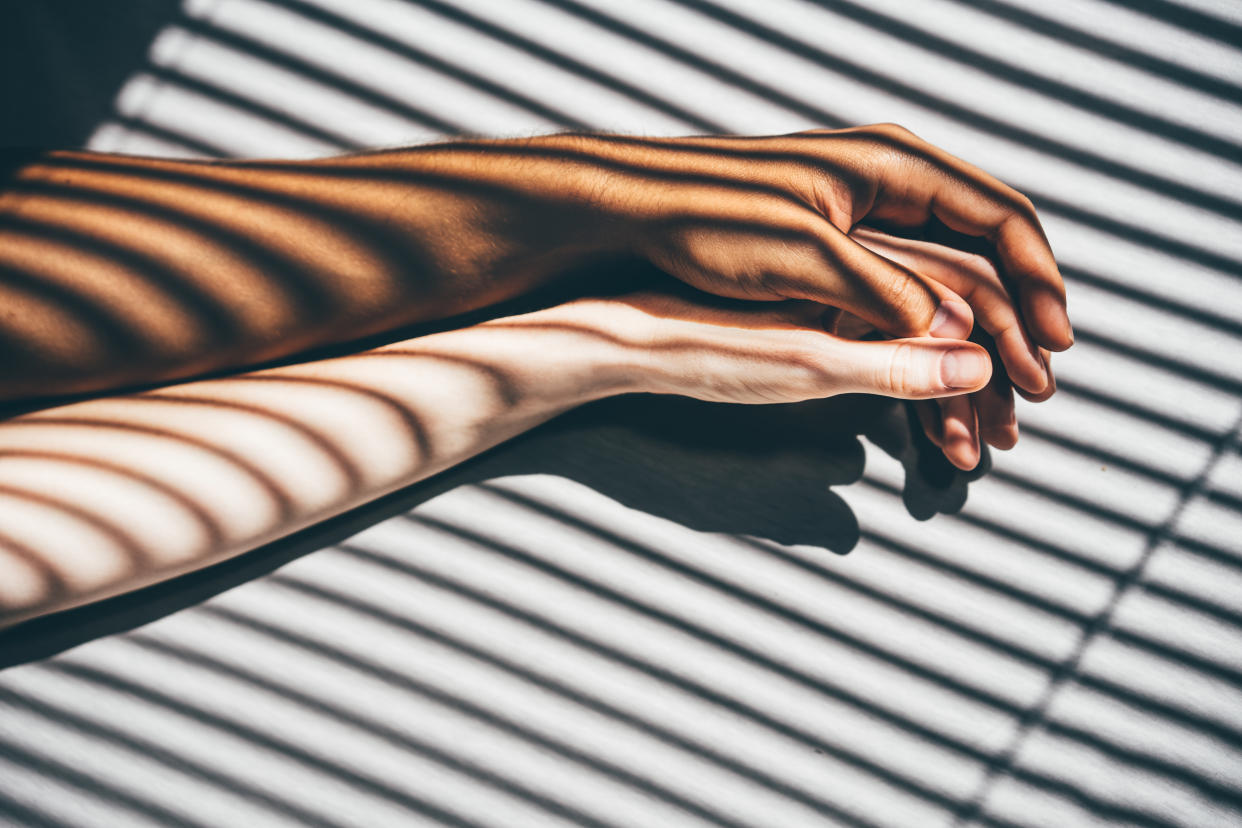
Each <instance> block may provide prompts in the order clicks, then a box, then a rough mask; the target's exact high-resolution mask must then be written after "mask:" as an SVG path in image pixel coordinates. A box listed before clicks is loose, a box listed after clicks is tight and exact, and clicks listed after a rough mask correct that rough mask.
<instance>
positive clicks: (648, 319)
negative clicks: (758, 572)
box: [479, 288, 992, 403]
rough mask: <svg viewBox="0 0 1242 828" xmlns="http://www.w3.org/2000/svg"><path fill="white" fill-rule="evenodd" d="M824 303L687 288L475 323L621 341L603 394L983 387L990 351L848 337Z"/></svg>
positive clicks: (900, 392) (718, 397) (912, 395)
mask: <svg viewBox="0 0 1242 828" xmlns="http://www.w3.org/2000/svg"><path fill="white" fill-rule="evenodd" d="M827 310H828V309H826V308H825V307H824V306H822V305H819V304H816V303H814V302H807V301H799V300H791V301H785V302H770V303H758V302H746V301H742V300H736V299H722V298H718V297H712V296H708V295H706V294H703V293H700V292H697V291H692V290H689V289H686V288H681V289H679V290H676V292H644V293H637V294H630V295H628V296H622V297H617V298H610V299H585V300H579V301H576V302H570V303H568V304H565V305H561V306H558V307H555V308H549V309H545V310H541V311H536V312H534V313H530V314H526V315H524V316H516V317H508V318H505V319H499V320H494V321H492V322H487V323H484V324H483V325H481V326H479V327H480V328H492V327H501V328H509V327H525V328H528V329H531V330H532V331H540V332H545V333H546V332H550V331H561V332H567V331H572V332H576V333H577V332H581V333H586V334H588V336H594V337H595V338H597V339H600V340H606V341H608V342H609V343H611V344H612V345H619V346H620V347H619V349H616V350H615V351H614V354H615V355H614V356H613V357H612V358H610V359H609V360H607V363H608V364H610V365H612V366H618V365H619V366H622V372H623V373H624V375H625V376H626V377H627V379H625V380H623V381H620V382H610V383H607V384H606V386H605V387H606V389H607V390H606V391H604V392H603V393H618V392H619V391H639V392H648V393H660V394H680V395H683V396H688V397H694V398H696V399H700V400H707V401H712V402H728V403H793V402H801V401H804V400H810V399H818V398H823V397H831V396H834V395H836V394H848V393H862V394H880V395H884V396H888V397H896V398H899V399H907V400H930V399H935V398H940V397H950V396H953V395H962V394H971V393H975V392H978V391H981V390H982V389H983V388H984V387H985V386H986V385H987V384H988V381H989V379H990V377H991V376H992V368H991V360H990V359H989V357H988V354H987V351H986V350H985V349H984V348H982V347H980V346H979V345H977V344H975V343H972V342H964V341H959V340H951V339H936V338H930V337H917V338H909V339H892V340H883V341H870V342H865V341H857V340H851V339H847V338H843V337H840V336H837V335H835V334H832V333H830V332H828V331H827V330H825V329H824V327H823V316H824V314H825V312H826V311H827ZM579 348H581V346H579ZM594 373H595V374H596V375H599V376H604V375H605V374H607V373H609V372H606V371H605V372H601V371H600V370H598V369H597V370H596V371H595V372H594ZM954 398H956V397H954Z"/></svg>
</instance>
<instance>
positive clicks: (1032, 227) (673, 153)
mask: <svg viewBox="0 0 1242 828" xmlns="http://www.w3.org/2000/svg"><path fill="white" fill-rule="evenodd" d="M544 141H545V145H546V142H554V143H558V145H559V147H560V148H561V149H562V150H563V151H565V152H567V153H570V154H575V155H580V156H581V157H583V158H584V159H587V160H586V162H585V163H586V166H587V167H588V168H590V170H591V174H590V177H589V181H590V183H589V184H586V185H584V187H583V190H581V191H580V192H579V194H578V201H579V202H580V203H581V204H582V205H584V206H583V210H584V213H586V214H590V215H594V216H597V217H601V225H602V226H603V227H605V228H606V229H604V230H602V231H600V232H601V233H603V235H604V236H608V235H609V234H610V233H615V234H618V235H620V236H622V237H623V238H624V243H623V245H621V246H622V247H623V248H624V249H625V250H626V251H627V252H629V253H632V254H635V255H637V256H638V257H640V258H641V259H643V260H645V261H647V262H649V263H651V264H652V265H654V266H656V267H657V268H659V269H660V270H662V271H664V272H665V273H667V274H669V275H671V276H673V277H675V278H676V279H678V280H680V281H681V282H683V283H685V285H688V286H690V288H692V289H686V288H684V287H679V286H675V285H674V286H673V287H674V288H677V289H670V290H669V291H667V292H665V291H663V290H660V291H659V292H653V293H642V294H634V295H630V296H625V297H621V298H617V299H608V300H589V301H585V302H580V303H575V305H571V306H570V307H569V308H567V310H573V309H574V307H575V306H576V308H577V310H578V312H580V313H581V314H582V315H583V319H584V320H591V322H590V324H599V323H598V320H600V319H603V318H605V317H607V318H610V319H611V320H612V323H611V324H612V325H613V326H614V327H616V326H619V327H620V328H621V329H624V330H626V332H627V335H628V336H629V337H631V341H634V340H639V341H641V343H642V344H644V345H645V346H646V347H645V348H644V349H643V350H644V352H645V353H647V354H649V355H651V358H652V359H654V360H664V364H665V365H666V366H667V365H668V364H671V363H670V362H669V360H670V359H671V360H673V361H674V362H675V363H676V367H675V368H670V367H657V368H656V369H655V370H654V371H653V372H652V371H651V370H650V366H647V369H648V371H649V374H648V375H649V376H652V375H654V376H655V377H657V378H660V377H664V378H665V380H664V381H663V382H662V381H660V380H659V379H657V380H656V381H654V382H650V381H649V382H648V383H647V384H646V385H645V386H644V387H643V388H642V389H641V390H648V391H652V390H654V391H665V392H671V393H679V394H685V395H689V396H693V397H697V398H700V399H706V400H717V401H726V402H742V403H760V402H765V403H776V402H779V403H788V402H796V401H801V400H805V399H810V398H818V397H828V396H832V395H835V394H839V393H871V394H881V395H886V396H890V397H895V398H901V399H909V400H917V401H919V402H917V403H916V409H917V411H918V414H919V419H920V421H921V423H922V425H923V428H924V430H925V431H926V433H927V435H928V437H929V438H930V439H931V441H932V442H933V443H935V444H936V445H937V446H939V447H940V448H941V449H942V450H943V452H944V454H945V456H946V457H947V458H948V459H949V461H950V462H952V463H953V464H954V465H955V466H957V467H959V468H962V469H971V468H973V467H975V466H976V464H977V463H978V461H979V458H980V444H981V442H983V443H987V444H989V445H991V446H994V447H996V448H999V449H1008V448H1011V447H1012V446H1013V445H1014V444H1015V442H1016V441H1017V439H1018V429H1017V422H1016V419H1015V415H1014V392H1015V391H1016V392H1017V393H1018V394H1020V395H1021V396H1023V397H1024V398H1026V399H1028V400H1031V401H1042V400H1044V399H1046V398H1048V397H1049V396H1050V395H1051V394H1052V393H1053V392H1054V390H1055V381H1054V379H1053V375H1052V371H1051V368H1050V365H1049V357H1050V351H1062V350H1064V349H1066V348H1068V347H1069V346H1070V345H1071V344H1072V343H1073V333H1072V329H1071V327H1070V322H1069V318H1068V316H1067V313H1066V300H1065V288H1064V285H1063V282H1062V279H1061V275H1060V273H1059V271H1058V268H1057V265H1056V262H1055V260H1054V258H1053V254H1052V251H1051V249H1050V247H1049V244H1048V241H1047V238H1046V237H1045V235H1044V232H1043V230H1042V229H1041V227H1040V223H1039V220H1038V218H1037V216H1036V213H1035V210H1034V208H1033V206H1032V204H1031V202H1030V200H1029V199H1027V198H1026V197H1025V196H1023V195H1022V194H1021V193H1019V192H1017V191H1016V190H1014V189H1013V188H1011V187H1009V186H1007V185H1005V184H1003V183H1001V182H1000V181H999V180H997V179H996V178H994V177H993V176H991V175H989V174H987V173H985V172H983V171H982V170H979V169H978V168H976V167H974V166H972V165H970V164H968V163H966V162H964V161H962V160H960V159H958V158H955V157H954V156H952V155H950V154H948V153H947V152H944V151H943V150H941V149H938V148H937V147H935V146H932V145H931V144H929V143H927V142H925V141H923V140H921V139H919V138H918V137H916V136H915V135H913V134H911V133H910V132H909V131H908V130H906V129H904V128H902V127H899V126H895V125H891V124H884V125H878V126H868V127H860V128H856V129H848V130H833V131H828V130H824V131H810V132H801V133H796V134H791V135H785V136H775V137H762V138H755V137H734V136H728V137H701V138H698V137H696V138H676V139H649V138H641V139H640V138H626V137H619V136H598V135H597V136H587V137H570V136H561V137H559V138H557V137H550V138H548V139H544ZM528 169H531V168H528ZM536 171H537V168H536ZM535 180H537V176H536V177H535ZM576 180H577V179H576V178H575V176H574V175H568V176H565V178H564V179H562V180H559V181H557V182H555V183H549V184H548V186H549V187H550V188H555V189H557V190H559V191H561V192H564V188H565V186H566V183H567V182H569V183H568V186H569V187H570V188H572V187H573V186H575V185H574V184H573V182H575V181H576ZM535 186H538V185H535ZM495 224H498V225H501V226H507V225H504V224H503V223H500V222H496V223H495ZM933 227H934V228H938V229H939V230H940V231H942V232H940V233H939V234H938V237H939V238H940V239H943V238H956V239H964V240H970V241H972V242H974V243H968V244H961V245H957V246H954V245H952V244H951V243H941V242H940V241H932V240H930V239H929V238H928V236H929V235H933V234H929V233H928V228H933ZM945 231H947V232H945ZM514 238H516V235H515V237H514ZM529 243H530V242H529V241H525V242H520V243H519V242H515V241H513V240H512V239H508V240H504V239H502V244H504V245H509V246H511V247H520V246H521V244H529ZM981 248H982V249H983V252H980V249H981ZM504 249H506V250H507V249H508V248H504ZM600 303H603V305H604V306H605V307H604V309H603V310H602V311H601V307H600ZM609 305H611V306H612V307H608V306H609ZM634 311H637V312H638V317H639V321H637V322H635V323H634V324H631V325H629V327H628V328H626V325H627V320H629V319H631V318H634V316H635V314H634ZM614 332H615V330H614ZM670 353H671V354H672V356H671V357H669V356H666V355H668V354H670Z"/></svg>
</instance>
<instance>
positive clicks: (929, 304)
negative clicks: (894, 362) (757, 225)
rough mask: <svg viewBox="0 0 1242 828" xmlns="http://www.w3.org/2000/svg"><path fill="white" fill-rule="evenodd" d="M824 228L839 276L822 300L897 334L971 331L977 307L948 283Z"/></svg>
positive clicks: (956, 335) (950, 335)
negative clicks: (973, 308) (972, 305)
mask: <svg viewBox="0 0 1242 828" xmlns="http://www.w3.org/2000/svg"><path fill="white" fill-rule="evenodd" d="M821 232H822V233H824V234H826V236H827V238H826V241H827V246H828V248H829V251H828V254H829V256H830V257H831V264H832V265H833V266H834V269H835V270H836V272H837V276H838V278H837V279H835V280H832V286H831V287H828V286H825V287H824V288H821V290H825V289H826V290H827V291H828V292H829V297H828V298H826V299H821V301H826V302H829V303H831V304H839V305H840V306H841V307H843V308H844V309H846V310H848V311H850V312H851V313H853V314H854V315H856V316H859V317H861V318H862V319H864V320H866V321H867V322H870V323H871V324H872V325H875V326H876V327H877V328H879V329H880V330H882V331H884V332H885V333H888V334H890V335H892V336H896V337H914V336H933V337H938V338H944V339H965V338H966V337H967V336H969V335H970V331H971V329H972V328H973V327H974V312H973V311H972V310H971V309H970V305H969V303H967V302H966V301H965V300H964V299H963V298H962V297H961V296H959V295H957V294H956V293H955V292H954V291H953V290H952V289H950V288H949V287H948V286H946V285H945V284H943V283H941V282H938V281H936V280H935V279H929V278H927V277H925V276H923V275H921V274H919V273H918V272H916V271H915V270H912V269H911V268H909V267H906V266H905V265H903V264H901V263H899V262H896V261H893V260H892V259H889V258H886V257H885V256H882V255H880V254H878V253H876V252H875V251H873V250H871V249H870V248H868V247H867V246H865V245H863V244H860V243H859V242H858V241H856V240H855V239H852V238H850V237H849V236H847V235H846V234H844V233H841V232H840V231H839V230H837V229H836V228H835V227H832V225H830V224H829V223H828V222H826V221H825V222H823V227H822V228H821ZM812 290H814V288H812Z"/></svg>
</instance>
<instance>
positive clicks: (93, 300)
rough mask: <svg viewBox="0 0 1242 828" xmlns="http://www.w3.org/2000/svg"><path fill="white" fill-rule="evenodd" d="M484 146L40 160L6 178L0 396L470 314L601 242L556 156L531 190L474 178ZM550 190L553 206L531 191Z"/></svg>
mask: <svg viewBox="0 0 1242 828" xmlns="http://www.w3.org/2000/svg"><path fill="white" fill-rule="evenodd" d="M476 146H478V147H480V148H484V149H481V150H480V151H479V152H477V153H476V152H469V151H462V150H461V149H460V148H459V149H457V150H455V151H449V152H446V151H444V150H440V149H437V148H436V147H434V146H431V147H420V148H415V149H412V150H398V151H391V152H379V153H373V154H368V155H360V156H350V157H343V158H334V159H322V160H319V161H305V162H272V163H266V162H237V163H203V162H184V161H165V160H154V159H141V158H131V157H125V156H112V155H98V154H91V153H48V154H44V155H41V156H37V157H36V158H34V159H32V160H30V161H28V162H27V163H25V164H23V165H21V166H19V167H18V169H17V171H16V173H15V174H14V175H13V176H12V177H11V178H10V180H9V182H8V184H7V185H6V186H5V187H4V189H3V190H2V191H0V309H2V311H3V312H0V348H3V354H4V358H3V361H2V363H0V364H2V365H3V367H2V368H0V399H15V398H22V397H44V396H52V395H59V394H69V393H81V392H90V391H98V390H105V389H111V388H116V387H120V386H123V385H127V384H142V383H150V382H161V381H168V380H173V379H182V378H186V377H190V376H194V375H196V374H200V373H205V372H210V371H216V370H221V369H231V368H238V367H242V366H247V365H255V364H258V363H261V362H264V361H268V360H273V359H279V358H283V357H287V356H290V355H293V354H297V353H301V352H304V351H306V350H308V349H312V348H315V347H319V346H324V345H330V344H335V343H342V342H348V341H352V340H357V339H360V338H363V337H367V336H371V335H375V334H379V333H383V332H385V331H390V330H393V329H395V328H398V327H400V326H403V325H408V324H411V323H416V322H420V321H427V320H434V319H440V318H444V317H448V316H452V315H455V314H458V313H462V312H465V311H468V310H472V309H475V308H479V307H482V306H485V305H488V304H491V303H494V302H496V301H500V300H503V299H507V298H510V297H512V296H515V295H517V294H519V293H521V292H522V291H524V290H526V289H528V288H530V287H532V286H534V285H537V284H539V283H540V282H542V281H545V280H546V279H548V278H550V277H551V276H552V275H554V274H555V273H556V272H558V271H560V270H563V269H567V268H570V267H573V266H575V265H577V264H581V263H583V262H585V261H587V260H589V259H590V258H591V257H593V256H596V255H600V254H606V253H607V252H608V249H609V248H610V246H611V245H612V240H610V239H608V238H605V234H604V233H603V232H601V229H600V228H599V227H597V226H593V225H591V224H590V223H589V222H587V221H585V220H584V218H583V217H584V215H585V213H584V212H583V211H581V210H576V209H574V206H575V204H576V203H577V201H578V198H577V196H576V195H575V186H576V185H575V184H574V181H573V176H572V175H568V174H566V171H565V168H563V167H560V168H559V170H560V171H559V172H558V173H556V174H555V176H553V177H551V178H549V180H548V181H546V182H543V183H542V184H541V183H540V182H539V180H538V179H539V175H540V174H541V173H539V172H537V171H533V170H532V169H530V168H529V167H522V166H521V165H516V166H515V165H513V164H506V163H501V164H489V165H488V169H487V172H486V174H485V173H484V172H483V171H482V164H481V157H482V156H484V155H486V154H487V152H490V151H494V150H499V148H500V147H501V146H502V144H500V143H489V142H477V145H476ZM541 169H545V171H546V169H547V168H541ZM519 185H520V186H519ZM585 186H586V185H585V184H583V187H585ZM542 189H546V190H547V191H548V192H551V191H553V190H555V191H556V192H557V199H558V200H557V204H556V205H555V206H550V204H547V203H540V204H536V203H535V202H538V201H539V200H540V198H539V195H538V193H539V192H540V191H541V190H542ZM584 192H585V190H584ZM524 201H525V202H529V203H523V202H524ZM489 211H491V212H489ZM514 216H528V217H529V226H524V227H517V226H515V224H517V223H520V222H517V221H515V219H514ZM513 238H521V239H522V240H523V246H522V249H521V250H516V249H515V250H513V251H508V252H507V251H506V250H505V249H504V247H505V244H506V239H513ZM530 250H539V251H542V252H541V253H540V254H539V255H537V256H531V255H530V252H529V251H530Z"/></svg>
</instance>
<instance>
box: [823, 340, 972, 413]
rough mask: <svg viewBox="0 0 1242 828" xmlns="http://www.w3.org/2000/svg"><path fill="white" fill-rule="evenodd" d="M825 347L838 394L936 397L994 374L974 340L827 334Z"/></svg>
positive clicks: (963, 391) (957, 392)
mask: <svg viewBox="0 0 1242 828" xmlns="http://www.w3.org/2000/svg"><path fill="white" fill-rule="evenodd" d="M823 347H824V348H825V349H826V350H827V351H828V353H827V354H826V357H827V360H826V362H827V364H828V365H829V366H830V371H831V373H832V375H833V376H832V381H833V385H834V386H835V389H834V390H835V392H837V393H860V394H882V395H884V396H886V397H897V398H899V399H906V400H920V399H932V398H935V397H945V396H949V395H960V394H966V393H971V392H974V391H978V390H979V389H981V388H983V387H984V386H985V385H986V384H987V382H988V379H989V378H990V377H991V376H992V361H991V360H990V359H989V358H988V354H987V351H985V350H984V349H983V348H981V347H979V346H978V345H976V344H974V343H973V342H960V341H956V340H946V339H932V338H930V337H927V338H921V339H892V340H884V341H879V342H854V341H850V340H846V339H840V338H838V337H826V339H825V341H824V343H823Z"/></svg>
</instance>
